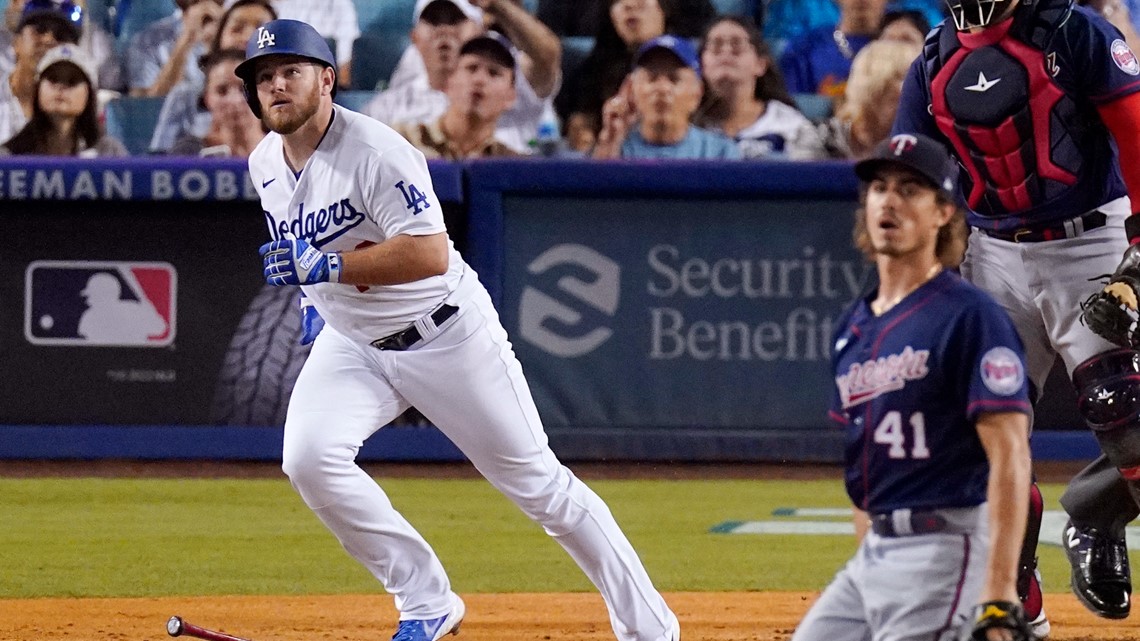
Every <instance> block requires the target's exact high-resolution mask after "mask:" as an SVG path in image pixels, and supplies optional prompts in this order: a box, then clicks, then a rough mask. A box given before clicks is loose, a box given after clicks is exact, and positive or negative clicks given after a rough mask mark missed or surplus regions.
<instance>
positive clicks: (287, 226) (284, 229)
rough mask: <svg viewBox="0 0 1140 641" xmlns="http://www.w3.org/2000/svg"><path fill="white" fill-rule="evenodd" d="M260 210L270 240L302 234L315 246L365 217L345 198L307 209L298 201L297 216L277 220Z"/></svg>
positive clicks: (325, 241) (330, 240)
mask: <svg viewBox="0 0 1140 641" xmlns="http://www.w3.org/2000/svg"><path fill="white" fill-rule="evenodd" d="M263 213H264V214H265V218H266V219H267V221H268V222H269V229H270V230H272V233H273V239H274V240H281V239H283V238H286V237H289V238H302V239H304V240H307V241H308V242H309V244H310V245H312V246H313V247H316V248H318V249H320V248H321V247H322V246H324V245H326V244H327V243H330V242H332V241H333V240H335V239H337V238H339V237H340V236H341V235H342V234H344V233H345V232H347V231H348V230H350V229H352V228H353V227H356V226H357V225H359V224H360V223H362V222H364V218H365V216H364V212H361V211H358V210H357V209H356V208H355V207H353V206H352V203H351V202H350V201H349V199H347V198H342V199H341V200H340V201H339V202H334V203H331V204H329V205H328V206H327V207H322V208H321V209H314V210H313V211H309V212H306V211H305V203H304V202H301V203H300V204H299V205H297V216H296V217H294V218H290V219H288V220H281V221H278V220H276V219H275V218H274V217H273V214H271V213H269V212H268V211H264V210H263Z"/></svg>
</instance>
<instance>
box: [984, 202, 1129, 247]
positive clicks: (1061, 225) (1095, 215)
mask: <svg viewBox="0 0 1140 641" xmlns="http://www.w3.org/2000/svg"><path fill="white" fill-rule="evenodd" d="M1107 222H1108V216H1106V215H1105V214H1104V212H1102V211H1100V210H1098V209H1094V210H1092V211H1090V212H1088V213H1086V214H1081V215H1080V216H1077V217H1076V218H1070V219H1068V220H1062V221H1059V222H1056V223H1052V224H1050V225H1046V226H1044V227H1022V228H1021V229H1004V230H996V229H981V232H982V233H983V234H985V235H987V236H989V237H991V238H997V239H999V240H1007V241H1009V242H1012V243H1040V242H1042V241H1046V240H1058V239H1061V238H1076V237H1077V236H1080V235H1081V234H1083V233H1085V232H1087V231H1091V230H1093V229H1096V228H1097V227H1104V226H1105V224H1106V223H1107ZM979 229H980V228H979Z"/></svg>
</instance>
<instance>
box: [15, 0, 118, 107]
mask: <svg viewBox="0 0 1140 641" xmlns="http://www.w3.org/2000/svg"><path fill="white" fill-rule="evenodd" d="M31 1H32V2H33V3H34V4H39V5H41V6H48V5H55V4H61V5H62V4H64V3H63V2H62V1H60V0H55V1H54V2H53V0H31ZM27 3H28V0H9V1H8V7H7V8H6V9H5V10H4V21H3V25H2V26H0V75H7V74H8V73H10V72H11V71H12V67H14V66H15V64H16V59H15V55H14V52H13V49H12V40H13V38H14V37H15V34H16V31H17V26H18V25H19V24H20V16H21V15H22V14H23V12H24V7H25V6H26V5H27ZM75 4H76V6H78V7H79V8H80V10H81V15H85V13H86V9H87V6H86V5H87V3H86V2H85V1H84V0H76V1H75ZM84 22H86V23H87V24H85V25H84V28H83V29H81V31H82V33H81V34H80V36H79V48H80V49H81V50H83V52H84V53H85V54H86V55H87V59H88V60H93V61H94V62H95V68H96V69H97V70H99V82H100V85H101V87H102V88H104V89H118V88H119V87H118V85H116V84H115V82H116V80H117V78H118V77H119V76H121V72H119V64H120V60H119V56H118V53H117V52H116V51H115V39H114V37H112V36H111V34H109V33H107V31H106V30H105V29H103V28H102V27H101V26H100V25H99V24H97V23H95V22H91V21H84Z"/></svg>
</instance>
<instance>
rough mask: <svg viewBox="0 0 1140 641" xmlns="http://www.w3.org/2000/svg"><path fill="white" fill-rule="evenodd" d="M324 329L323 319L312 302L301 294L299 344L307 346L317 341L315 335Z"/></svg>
mask: <svg viewBox="0 0 1140 641" xmlns="http://www.w3.org/2000/svg"><path fill="white" fill-rule="evenodd" d="M324 328H325V319H323V318H321V315H320V313H318V312H317V308H316V307H313V301H311V300H309V297H308V296H306V295H305V294H304V293H303V292H302V294H301V344H302V345H308V344H309V343H311V342H313V341H315V340H317V334H320V333H321V330H322V329H324Z"/></svg>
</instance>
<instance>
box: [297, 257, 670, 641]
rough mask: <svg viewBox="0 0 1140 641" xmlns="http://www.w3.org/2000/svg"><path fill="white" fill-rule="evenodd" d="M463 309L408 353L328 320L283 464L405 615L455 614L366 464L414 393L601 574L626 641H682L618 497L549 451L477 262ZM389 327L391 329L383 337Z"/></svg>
mask: <svg viewBox="0 0 1140 641" xmlns="http://www.w3.org/2000/svg"><path fill="white" fill-rule="evenodd" d="M448 302H449V303H451V304H455V305H458V307H459V311H458V312H457V313H456V314H455V315H454V316H452V317H451V318H449V319H448V320H446V321H444V322H443V324H442V326H441V327H438V328H437V327H435V326H434V325H433V324H432V323H431V321H430V320H428V321H426V322H424V321H421V322H419V323H417V328H419V329H420V332H421V334H422V335H423V336H424V339H423V340H422V341H420V342H419V343H417V344H416V345H414V346H413V347H412V348H411V349H409V350H407V351H402V352H396V351H380V350H377V349H375V348H373V347H371V346H370V345H367V344H360V343H357V342H353V341H351V340H349V339H348V338H346V337H345V336H344V335H343V334H341V333H338V332H337V331H336V330H334V329H333V328H332V327H330V326H327V325H326V327H325V329H324V330H323V331H322V332H321V333H320V335H319V336H318V337H317V340H316V342H315V343H314V344H313V349H312V352H311V353H310V355H309V358H308V361H307V362H306V363H305V366H304V369H303V370H302V371H301V374H300V376H299V377H298V379H297V383H296V386H295V387H294V390H293V395H292V398H291V400H290V403H289V412H288V417H287V419H286V422H285V443H284V451H283V453H282V469H284V471H285V473H286V474H287V475H288V476H289V479H290V481H291V482H292V484H293V487H294V488H296V490H297V492H298V493H299V494H300V495H301V497H302V498H303V499H304V501H305V503H306V504H308V506H309V507H310V508H311V509H312V510H313V512H315V513H316V515H317V516H318V517H319V518H320V519H321V521H323V522H324V524H325V525H326V526H327V527H328V528H329V529H330V530H331V531H332V532H333V534H334V535H336V537H337V539H339V540H340V542H341V544H342V545H343V546H344V548H345V550H347V551H348V553H349V554H350V555H352V556H353V558H355V559H356V560H357V561H359V562H360V563H361V564H363V565H364V566H365V567H366V568H368V570H369V571H370V572H371V573H372V574H373V575H374V576H375V577H376V578H377V579H379V580H380V582H381V584H383V585H384V588H385V589H386V590H387V591H388V592H390V593H392V594H393V595H394V597H395V603H396V608H397V609H398V610H399V611H400V613H401V619H429V618H434V617H438V616H443V615H444V614H446V613H447V612H448V611H449V609H450V607H451V603H452V598H453V597H452V592H451V584H450V581H449V580H448V577H447V574H446V573H445V571H444V569H443V566H442V565H441V563H440V561H439V559H438V558H437V557H436V554H435V552H434V551H433V550H432V549H431V547H430V546H429V545H428V543H427V542H426V541H425V540H424V539H423V537H421V536H420V534H419V533H418V532H416V530H415V529H414V528H413V527H412V526H411V524H409V523H408V522H407V521H406V520H405V519H404V518H403V516H401V515H400V514H399V512H397V511H396V510H395V509H394V508H393V507H392V504H391V502H389V500H388V497H387V496H386V495H385V494H384V491H383V490H382V489H381V488H380V487H379V486H378V485H377V484H376V482H375V481H373V480H372V478H370V477H369V476H368V475H367V474H366V473H365V472H364V470H362V469H361V468H360V467H359V466H358V465H356V463H355V458H356V454H357V451H358V450H359V449H360V446H361V444H362V443H363V442H364V440H365V439H367V438H368V437H369V436H371V435H372V434H373V433H374V432H376V431H377V430H378V429H380V428H381V427H382V426H384V425H386V424H387V423H389V422H391V421H392V420H393V419H395V418H396V417H397V416H399V415H400V414H401V413H403V412H404V410H406V409H407V408H408V407H409V405H414V406H415V407H416V408H417V409H419V410H420V411H421V412H422V413H423V414H424V416H426V417H427V418H428V419H429V420H431V421H432V423H434V424H435V425H436V426H438V427H439V429H440V430H441V431H443V433H444V434H445V435H447V437H448V438H450V439H451V441H452V442H453V443H455V444H456V446H458V447H459V449H460V450H462V451H463V453H464V454H465V455H466V456H467V458H468V459H470V460H471V462H472V463H473V464H474V465H475V467H476V468H477V469H478V470H479V472H480V473H481V474H482V475H483V476H484V477H486V478H487V480H488V481H490V482H491V484H492V485H494V486H495V487H496V488H498V489H499V491H501V492H502V493H503V494H505V495H506V496H507V497H508V498H509V499H511V500H512V501H514V503H515V504H516V505H518V506H519V508H520V509H522V511H523V512H525V513H526V515H527V516H529V517H530V518H531V519H533V520H534V521H536V522H538V523H539V524H541V525H542V527H543V528H544V529H545V530H546V532H547V533H548V534H549V535H550V536H552V537H554V539H555V540H556V541H558V543H559V544H561V545H562V547H563V548H565V549H566V551H567V552H568V553H569V554H570V556H571V557H573V559H574V560H575V561H576V562H577V563H578V566H579V567H581V568H582V570H583V571H584V572H585V573H586V575H587V576H588V577H589V579H590V580H591V581H592V582H593V583H594V585H595V586H597V588H598V590H599V591H600V592H601V594H602V597H603V599H604V600H605V603H606V607H607V608H608V609H609V614H610V623H611V624H612V626H613V630H614V633H615V634H616V635H617V638H618V639H620V640H621V641H675V640H676V639H677V638H678V635H679V625H678V622H677V618H676V616H674V614H673V612H672V611H670V609H669V607H668V606H667V605H666V603H665V600H664V599H663V598H662V596H661V595H660V594H659V593H658V592H657V590H656V589H655V588H654V587H653V584H652V582H651V581H650V579H649V576H648V574H647V573H646V571H645V568H644V566H643V565H642V563H641V560H640V559H639V558H638V556H637V553H636V552H635V551H634V549H633V547H632V546H631V545H630V543H629V541H628V540H627V539H626V537H625V535H624V534H623V533H622V531H621V529H620V528H619V527H618V524H617V522H616V521H615V520H614V518H613V515H612V514H611V513H610V511H609V508H608V507H607V506H606V504H605V503H604V502H603V501H602V500H601V499H600V498H599V497H598V496H597V495H596V494H595V493H594V492H593V491H592V490H590V489H589V488H588V487H587V486H586V485H585V484H584V483H582V482H581V481H580V480H578V479H577V478H576V477H575V476H574V475H573V474H572V473H571V472H570V470H568V469H567V468H566V467H564V466H563V465H562V464H561V463H560V462H559V461H558V459H557V458H556V457H555V455H554V452H552V451H551V449H550V447H549V445H548V443H547V438H546V434H545V432H544V431H543V427H542V423H541V421H540V420H539V416H538V411H537V410H536V408H535V405H534V401H533V399H532V398H531V394H530V389H529V388H528V386H527V383H526V380H525V379H524V378H523V373H522V367H521V366H520V364H519V362H518V360H517V359H516V358H515V355H514V352H513V350H512V349H511V344H510V342H509V341H508V340H507V333H506V331H505V330H504V329H503V327H502V324H501V323H500V321H499V317H498V314H497V313H496V311H495V309H494V306H493V305H492V304H491V300H490V297H489V296H488V295H487V292H486V290H484V289H483V287H482V285H480V284H479V283H478V281H477V280H476V278H475V275H474V272H473V271H472V270H470V269H468V271H467V274H466V275H465V276H464V280H463V283H462V284H461V285H460V287H459V289H458V290H457V292H456V293H455V294H453V296H452V297H451V298H450V299H449V301H448ZM377 338H379V337H377Z"/></svg>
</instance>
